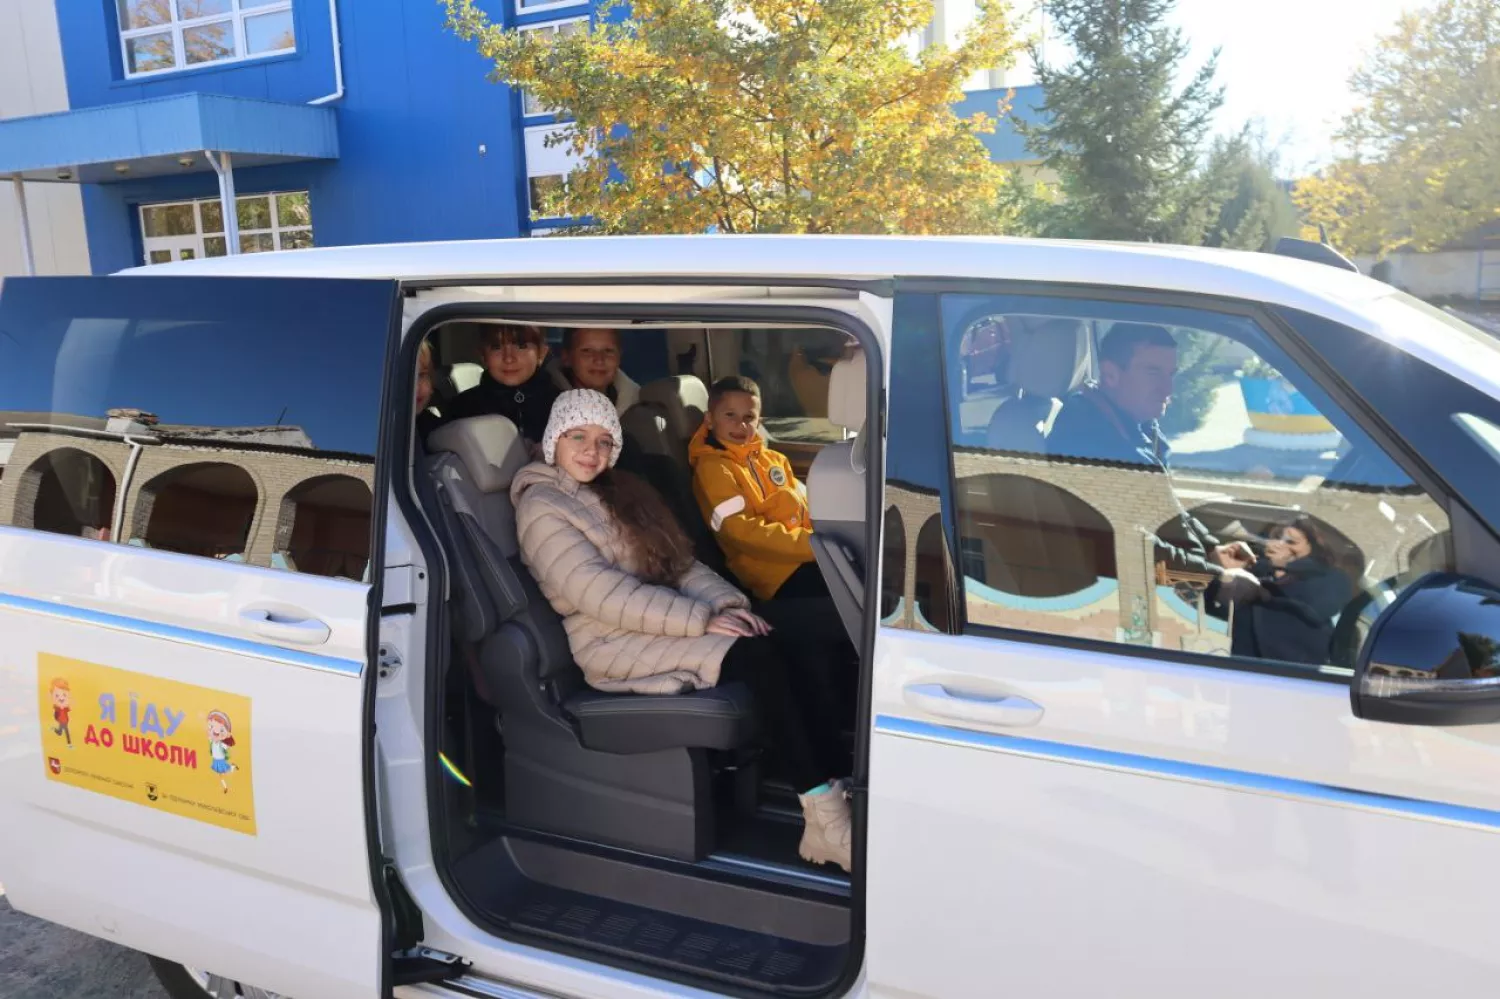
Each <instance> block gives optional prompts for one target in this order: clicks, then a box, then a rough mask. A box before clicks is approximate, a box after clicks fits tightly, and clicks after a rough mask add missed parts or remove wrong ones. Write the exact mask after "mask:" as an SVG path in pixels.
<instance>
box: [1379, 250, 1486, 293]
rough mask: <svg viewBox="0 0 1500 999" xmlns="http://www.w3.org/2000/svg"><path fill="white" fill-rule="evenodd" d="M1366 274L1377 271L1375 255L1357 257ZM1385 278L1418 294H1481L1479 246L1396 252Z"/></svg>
mask: <svg viewBox="0 0 1500 999" xmlns="http://www.w3.org/2000/svg"><path fill="white" fill-rule="evenodd" d="M1353 259H1354V263H1355V264H1356V265H1358V267H1359V269H1360V271H1361V272H1362V273H1365V274H1374V273H1375V265H1376V263H1377V261H1376V259H1375V258H1374V257H1368V256H1363V257H1354V258H1353ZM1385 259H1386V262H1387V263H1388V264H1389V265H1390V269H1389V271H1388V272H1386V273H1385V275H1384V279H1385V281H1386V282H1388V283H1389V284H1392V285H1395V286H1396V287H1397V288H1400V289H1401V290H1402V291H1405V292H1409V293H1410V294H1413V295H1416V296H1417V297H1418V298H1479V297H1481V296H1480V287H1479V282H1480V272H1479V251H1478V250H1439V251H1437V252H1434V253H1392V254H1391V255H1390V256H1388V257H1386V258H1385Z"/></svg>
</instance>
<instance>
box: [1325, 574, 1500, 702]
mask: <svg viewBox="0 0 1500 999" xmlns="http://www.w3.org/2000/svg"><path fill="white" fill-rule="evenodd" d="M1350 699H1351V701H1352V702H1353V707H1354V714H1355V715H1356V716H1358V717H1360V718H1368V719H1370V720H1372V721H1386V722H1399V723H1404V724H1407V725H1479V724H1483V723H1485V722H1500V588H1496V587H1494V586H1491V585H1490V584H1489V583H1486V582H1484V581H1483V580H1479V579H1475V578H1473V577H1472V576H1459V575H1455V574H1454V573H1449V572H1434V573H1429V574H1428V575H1426V576H1423V577H1422V578H1420V579H1418V580H1416V581H1415V582H1414V583H1412V584H1411V585H1410V586H1408V587H1407V588H1406V590H1405V591H1404V592H1402V594H1401V595H1400V596H1399V597H1397V598H1396V601H1395V602H1394V603H1392V604H1391V605H1390V606H1389V607H1387V608H1386V609H1385V612H1384V613H1382V614H1381V615H1380V617H1379V618H1377V619H1376V621H1375V625H1374V627H1372V628H1371V629H1370V635H1369V638H1367V639H1366V640H1365V644H1364V647H1363V648H1362V649H1360V653H1359V659H1358V660H1357V661H1356V662H1355V665H1354V682H1353V684H1352V685H1351V687H1350Z"/></svg>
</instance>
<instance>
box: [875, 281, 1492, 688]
mask: <svg viewBox="0 0 1500 999" xmlns="http://www.w3.org/2000/svg"><path fill="white" fill-rule="evenodd" d="M950 294H969V295H976V294H977V295H1015V296H1030V297H1037V298H1043V297H1045V298H1054V299H1059V298H1060V299H1068V298H1072V299H1079V300H1084V301H1093V302H1105V303H1109V302H1117V303H1120V304H1130V305H1147V306H1165V307H1175V308H1187V309H1196V310H1201V311H1207V312H1217V313H1221V314H1224V315H1227V316H1232V317H1236V318H1242V319H1248V320H1250V321H1252V322H1254V323H1256V324H1257V325H1258V326H1259V327H1260V328H1261V330H1262V331H1263V332H1264V334H1265V335H1266V338H1267V339H1268V340H1269V341H1270V342H1271V343H1272V344H1273V345H1275V346H1276V347H1277V348H1279V349H1280V350H1281V351H1282V352H1283V353H1284V354H1285V355H1286V356H1287V358H1288V359H1289V360H1290V361H1291V362H1292V363H1293V364H1294V365H1296V366H1297V368H1298V369H1299V370H1300V373H1301V374H1303V375H1304V376H1306V377H1307V378H1309V379H1311V380H1312V381H1313V382H1314V383H1315V384H1317V386H1318V387H1319V388H1320V389H1321V390H1322V391H1323V392H1324V393H1326V394H1327V395H1328V397H1329V398H1330V399H1331V400H1332V402H1333V403H1334V404H1335V405H1336V406H1338V407H1339V408H1340V409H1341V410H1342V414H1343V415H1344V416H1345V417H1346V418H1347V419H1348V420H1350V421H1351V422H1352V423H1354V424H1355V425H1356V426H1358V427H1359V429H1360V430H1361V431H1363V432H1364V433H1365V434H1366V435H1367V436H1368V437H1369V438H1370V440H1371V441H1372V442H1373V443H1374V444H1375V445H1376V446H1377V447H1379V448H1380V449H1381V450H1382V451H1384V452H1385V454H1386V456H1387V457H1388V458H1389V459H1390V460H1391V462H1392V463H1394V464H1395V465H1396V466H1397V467H1398V468H1400V469H1401V471H1402V472H1404V473H1405V474H1406V475H1407V476H1408V477H1410V478H1411V480H1412V482H1413V483H1414V484H1416V486H1417V487H1418V488H1420V489H1422V490H1423V491H1424V492H1425V493H1426V494H1427V496H1428V497H1429V498H1430V499H1431V500H1432V501H1433V502H1434V503H1436V504H1437V505H1438V507H1439V508H1440V509H1442V511H1443V513H1444V515H1445V516H1447V518H1448V521H1449V530H1450V531H1451V532H1453V536H1454V537H1455V539H1456V538H1457V536H1458V531H1459V530H1460V521H1465V522H1467V520H1468V519H1469V518H1468V517H1467V511H1466V510H1465V509H1464V508H1463V506H1462V504H1461V503H1459V502H1458V501H1457V500H1456V498H1455V494H1454V492H1453V490H1451V489H1450V488H1449V487H1448V486H1447V484H1446V483H1445V482H1444V481H1443V480H1442V479H1441V478H1440V477H1439V476H1438V475H1437V473H1436V472H1435V470H1433V469H1432V468H1431V466H1430V465H1429V464H1428V463H1427V462H1425V461H1423V460H1422V459H1421V458H1420V456H1418V455H1417V454H1416V453H1415V452H1414V451H1413V449H1412V447H1411V446H1410V445H1408V444H1407V442H1406V441H1405V440H1404V439H1402V438H1401V437H1399V436H1398V435H1396V434H1395V433H1394V432H1393V431H1392V430H1391V428H1390V427H1388V426H1387V425H1386V424H1385V423H1384V421H1382V420H1380V419H1379V417H1378V416H1377V415H1376V414H1375V413H1374V411H1373V410H1372V409H1371V408H1370V407H1369V405H1368V404H1366V403H1365V402H1364V400H1363V399H1362V397H1360V396H1359V395H1358V394H1357V393H1356V392H1355V391H1354V390H1353V389H1352V387H1351V386H1349V385H1348V383H1346V382H1345V381H1344V380H1343V379H1342V378H1341V377H1340V376H1339V374H1338V372H1337V371H1336V370H1334V369H1333V367H1332V366H1331V365H1329V364H1328V363H1327V362H1325V361H1324V360H1323V359H1322V357H1321V356H1320V355H1319V354H1318V353H1317V352H1316V351H1315V350H1314V349H1313V348H1312V346H1311V345H1310V344H1308V343H1307V342H1306V341H1305V340H1304V339H1303V338H1302V336H1301V335H1300V334H1299V333H1298V332H1297V331H1296V330H1295V329H1293V328H1292V326H1291V325H1290V324H1289V323H1287V322H1286V321H1284V320H1283V319H1282V318H1281V317H1280V316H1279V315H1277V314H1276V312H1275V311H1274V310H1273V309H1272V308H1270V307H1268V306H1266V305H1263V304H1261V303H1257V302H1254V301H1250V300H1246V299H1236V298H1230V297H1226V296H1219V295H1209V294H1199V293H1193V292H1179V291H1166V290H1153V289H1147V288H1131V287H1121V286H1111V285H1086V284H1061V283H1053V282H1037V281H1007V280H984V279H957V278H955V279H942V278H900V279H898V280H897V282H896V303H897V308H896V312H895V314H896V315H897V316H899V315H900V314H901V311H902V310H901V308H900V306H901V303H902V301H903V300H904V299H906V298H908V297H911V296H916V295H932V296H934V303H935V311H936V314H935V316H934V317H933V318H935V320H936V322H937V337H938V339H937V342H936V344H935V349H936V350H937V351H938V355H939V356H938V359H937V361H936V363H937V364H938V367H939V377H940V379H941V382H942V386H943V391H942V398H941V400H940V401H939V404H940V406H941V414H940V417H941V420H942V427H943V434H944V440H943V442H944V444H945V446H946V448H947V458H946V473H945V475H944V477H943V479H942V481H941V482H940V483H939V491H940V498H941V521H942V524H943V528H944V534H945V536H946V540H947V543H948V546H949V549H950V557H949V559H948V565H947V570H948V574H947V580H946V582H947V584H948V588H949V594H950V600H949V604H950V607H951V608H952V611H953V613H955V614H956V615H957V616H956V617H955V618H954V620H955V621H957V622H958V624H957V627H956V628H955V629H954V631H953V634H955V635H963V636H969V637H974V638H987V639H998V640H1001V641H1008V642H1017V643H1021V644H1028V645H1041V646H1049V647H1055V648H1069V649H1076V650H1078V651H1080V652H1093V653H1103V654H1107V655H1113V656H1121V657H1125V658H1135V659H1148V660H1153V661H1157V662H1162V663H1173V664H1178V665H1186V666H1203V667H1210V668H1213V669H1220V670H1224V669H1228V670H1233V671H1236V672H1248V673H1259V674H1263V675H1269V676H1278V677H1285V678H1288V679H1298V680H1307V681H1313V682H1320V683H1333V684H1338V685H1340V686H1348V683H1349V678H1350V676H1351V675H1352V671H1351V670H1349V669H1345V668H1342V667H1337V666H1329V665H1325V666H1322V667H1318V668H1316V669H1309V668H1308V667H1306V666H1302V665H1297V664H1293V663H1279V662H1275V661H1272V660H1257V659H1246V658H1238V657H1234V656H1214V655H1206V654H1204V653H1199V652H1190V651H1187V650H1182V649H1171V648H1155V647H1149V646H1138V645H1128V644H1125V643H1122V642H1113V641H1106V640H1103V639H1095V638H1081V637H1075V636H1070V635H1060V634H1056V633H1053V632H1042V631H1027V630H1025V629H1020V628H1005V627H1000V626H997V625H988V624H975V623H973V622H971V621H970V620H969V613H968V604H967V601H966V600H965V599H964V598H963V596H962V594H963V593H964V586H963V579H964V576H963V560H962V558H961V557H960V556H961V552H960V548H959V545H960V543H961V539H960V537H959V533H958V526H959V509H958V503H957V497H958V483H957V474H956V465H955V463H954V461H953V454H954V447H955V442H954V440H953V424H952V410H951V408H950V406H951V402H952V398H953V395H954V392H955V390H956V389H957V388H958V387H957V386H955V385H953V383H952V379H951V378H950V372H949V365H948V363H947V358H946V356H945V355H944V353H943V352H944V349H945V343H944V339H943V336H944V331H943V329H942V314H941V309H942V296H944V295H950ZM902 334H903V331H902V329H901V328H900V326H893V329H892V332H891V335H892V338H893V339H894V338H896V337H900V336H902ZM908 335H909V334H908ZM895 349H896V348H895V347H894V345H893V347H892V352H893V354H894V352H895ZM899 425H900V424H896V425H895V426H893V428H892V432H893V436H894V434H895V433H896V432H897V431H896V429H895V427H896V426H899Z"/></svg>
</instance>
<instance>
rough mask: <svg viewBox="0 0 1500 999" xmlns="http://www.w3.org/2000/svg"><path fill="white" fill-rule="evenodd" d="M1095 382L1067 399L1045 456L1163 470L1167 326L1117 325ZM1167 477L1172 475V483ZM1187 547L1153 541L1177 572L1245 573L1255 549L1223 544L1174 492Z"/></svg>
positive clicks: (1167, 451) (1173, 361) (1172, 348)
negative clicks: (1170, 477) (1162, 430)
mask: <svg viewBox="0 0 1500 999" xmlns="http://www.w3.org/2000/svg"><path fill="white" fill-rule="evenodd" d="M1099 375H1100V378H1099V382H1098V384H1096V385H1090V386H1088V387H1087V388H1084V389H1083V390H1081V391H1079V392H1075V393H1073V394H1072V395H1070V396H1068V398H1067V401H1066V402H1065V403H1063V408H1062V410H1061V412H1059V413H1058V414H1057V419H1056V420H1055V421H1054V422H1053V424H1052V431H1051V432H1050V433H1049V434H1048V435H1047V453H1048V454H1049V455H1054V456H1058V457H1070V458H1091V459H1094V460H1096V461H1111V462H1118V463H1120V464H1126V465H1145V466H1148V467H1150V468H1154V469H1156V470H1158V471H1161V472H1166V471H1167V470H1168V461H1169V459H1170V457H1171V451H1172V449H1171V447H1170V446H1169V445H1168V444H1167V441H1166V438H1165V437H1163V436H1162V432H1161V426H1160V424H1159V422H1158V421H1159V420H1160V419H1161V417H1162V414H1163V413H1165V412H1166V411H1167V403H1169V402H1171V401H1172V380H1173V379H1174V378H1175V377H1176V375H1177V341H1176V340H1174V339H1172V334H1171V333H1169V332H1168V331H1167V330H1166V328H1165V327H1162V326H1154V325H1151V324H1148V323H1115V324H1114V326H1113V328H1111V329H1110V332H1109V335H1108V336H1106V337H1105V338H1104V341H1103V343H1102V344H1100V347H1099ZM1169 481H1170V480H1169ZM1172 496H1173V500H1174V502H1175V503H1176V506H1177V514H1178V521H1179V523H1180V525H1181V528H1182V534H1183V536H1184V537H1185V538H1186V540H1187V545H1186V547H1178V546H1176V545H1172V544H1168V543H1167V542H1165V541H1162V540H1161V539H1160V538H1157V539H1156V542H1157V547H1158V549H1159V553H1158V554H1159V555H1161V556H1163V557H1165V558H1166V560H1167V563H1168V565H1169V566H1171V567H1172V568H1175V569H1187V570H1190V571H1197V572H1206V573H1209V574H1210V575H1214V576H1218V575H1220V574H1222V573H1224V572H1226V571H1230V572H1232V571H1236V570H1244V569H1245V568H1247V567H1248V566H1249V565H1250V564H1251V563H1252V562H1253V561H1254V553H1253V552H1251V550H1250V548H1249V546H1247V545H1245V544H1244V543H1242V542H1235V543H1234V544H1230V545H1222V546H1221V545H1220V544H1219V540H1218V539H1217V538H1215V537H1214V536H1213V535H1212V534H1211V533H1209V530H1208V528H1206V527H1205V526H1204V525H1203V524H1202V522H1201V521H1199V520H1198V518H1196V517H1194V516H1193V515H1192V514H1190V513H1189V512H1188V511H1187V509H1186V508H1185V507H1183V505H1182V503H1181V502H1180V501H1177V498H1176V496H1177V494H1176V491H1175V490H1173V493H1172Z"/></svg>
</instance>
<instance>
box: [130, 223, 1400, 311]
mask: <svg viewBox="0 0 1500 999" xmlns="http://www.w3.org/2000/svg"><path fill="white" fill-rule="evenodd" d="M121 273H126V274H150V275H159V276H188V275H205V276H220V277H228V276H246V277H323V278H386V279H395V280H401V281H407V282H412V283H426V282H444V283H452V282H456V281H463V280H467V279H473V280H476V281H494V280H496V279H504V278H518V279H523V278H524V279H539V278H556V277H559V276H564V277H567V278H571V279H587V278H610V279H620V278H631V277H639V278H642V279H647V280H651V281H659V280H661V279H663V278H673V277H686V278H691V279H693V280H699V281H701V280H704V279H713V278H717V277H723V278H729V277H734V278H739V279H743V278H753V279H762V278H763V279H765V280H766V281H767V283H775V281H776V280H777V279H794V280H797V281H806V280H808V279H814V278H827V279H838V280H856V281H859V280H879V279H887V278H895V277H959V278H971V279H976V280H984V279H988V280H1019V281H1046V282H1061V283H1067V284H1091V285H1120V286H1124V287H1133V288H1154V289H1160V290H1164V291H1185V292H1198V293H1207V294H1222V295H1226V296H1232V297H1236V298H1250V299H1253V300H1257V301H1265V302H1277V303H1280V304H1284V305H1291V306H1298V305H1306V304H1309V302H1310V301H1313V300H1316V301H1318V302H1322V303H1325V306H1326V303H1327V302H1328V301H1329V300H1330V299H1333V300H1336V301H1341V302H1343V303H1345V304H1348V305H1351V306H1354V305H1356V303H1359V302H1363V301H1367V300H1369V299H1372V298H1376V297H1379V296H1381V295H1382V294H1386V293H1389V292H1390V290H1391V289H1390V287H1389V286H1387V285H1384V284H1382V283H1380V282H1378V281H1373V280H1371V279H1369V278H1365V277H1362V276H1360V275H1357V274H1353V273H1350V272H1347V271H1341V270H1339V269H1337V268H1333V267H1329V266H1326V265H1322V264H1314V263H1309V262H1307V261H1303V260H1296V259H1293V258H1290V257H1283V256H1277V255H1275V254H1269V253H1248V252H1241V251H1234V250H1217V249H1205V248H1201V247H1188V246H1175V245H1169V244H1150V243H1105V242H1088V241H1081V240H1043V239H1015V238H1007V237H998V236H988V237H987V236H806V235H788V236H783V235H745V236H740V235H734V236H731V235H691V236H608V237H602V236H594V237H567V236H550V237H545V238H522V239H497V240H468V241H455V242H436V243H384V244H378V245H370V246H335V247H319V248H315V249H307V250H290V251H282V252H279V253H248V254H240V255H237V256H233V257H214V258H201V259H197V260H184V261H178V262H174V263H169V264H156V265H152V266H149V267H136V268H131V269H129V270H127V271H123V272H121ZM1356 308H1357V307H1356Z"/></svg>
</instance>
